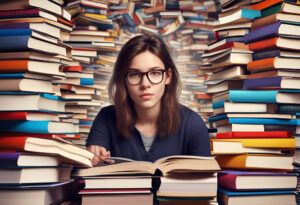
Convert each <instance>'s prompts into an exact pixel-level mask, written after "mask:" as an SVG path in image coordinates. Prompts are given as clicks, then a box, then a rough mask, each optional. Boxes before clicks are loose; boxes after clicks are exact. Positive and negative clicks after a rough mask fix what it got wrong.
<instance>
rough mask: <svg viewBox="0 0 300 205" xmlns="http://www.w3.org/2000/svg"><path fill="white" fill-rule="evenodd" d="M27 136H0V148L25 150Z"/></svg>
mask: <svg viewBox="0 0 300 205" xmlns="http://www.w3.org/2000/svg"><path fill="white" fill-rule="evenodd" d="M26 140H27V137H24V136H20V137H14V136H9V137H0V149H6V150H17V151H25V144H26Z"/></svg>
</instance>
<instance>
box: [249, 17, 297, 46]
mask: <svg viewBox="0 0 300 205" xmlns="http://www.w3.org/2000/svg"><path fill="white" fill-rule="evenodd" d="M299 31H300V26H299V25H293V24H287V23H282V22H276V23H273V24H270V25H265V26H263V27H261V28H258V29H255V30H252V31H250V32H249V33H248V34H247V35H245V36H244V42H245V43H252V42H255V41H259V40H263V39H266V38H272V37H276V36H284V37H290V38H299V35H300V34H299Z"/></svg>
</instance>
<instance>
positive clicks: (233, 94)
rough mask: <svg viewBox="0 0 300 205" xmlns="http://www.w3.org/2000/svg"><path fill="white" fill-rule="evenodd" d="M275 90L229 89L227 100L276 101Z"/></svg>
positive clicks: (240, 101) (241, 101)
mask: <svg viewBox="0 0 300 205" xmlns="http://www.w3.org/2000/svg"><path fill="white" fill-rule="evenodd" d="M277 93H278V91H277V90H266V91H261V90H259V91H257V90H256V91H252V90H230V91H229V100H230V101H231V102H239V103H247V102H250V103H251V102H253V103H276V96H277Z"/></svg>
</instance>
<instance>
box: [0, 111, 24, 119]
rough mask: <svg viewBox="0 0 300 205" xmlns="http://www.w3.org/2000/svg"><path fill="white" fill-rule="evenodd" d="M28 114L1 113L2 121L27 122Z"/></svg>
mask: <svg viewBox="0 0 300 205" xmlns="http://www.w3.org/2000/svg"><path fill="white" fill-rule="evenodd" d="M26 115H27V112H0V119H5V120H26Z"/></svg>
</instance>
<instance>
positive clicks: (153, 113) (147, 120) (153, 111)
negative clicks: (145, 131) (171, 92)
mask: <svg viewBox="0 0 300 205" xmlns="http://www.w3.org/2000/svg"><path fill="white" fill-rule="evenodd" d="M135 109H136V112H137V124H141V125H146V124H148V125H150V124H152V125H155V124H156V121H157V119H158V116H159V112H160V104H158V105H156V106H154V107H152V108H147V109H145V108H141V107H137V106H136V107H135Z"/></svg>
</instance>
